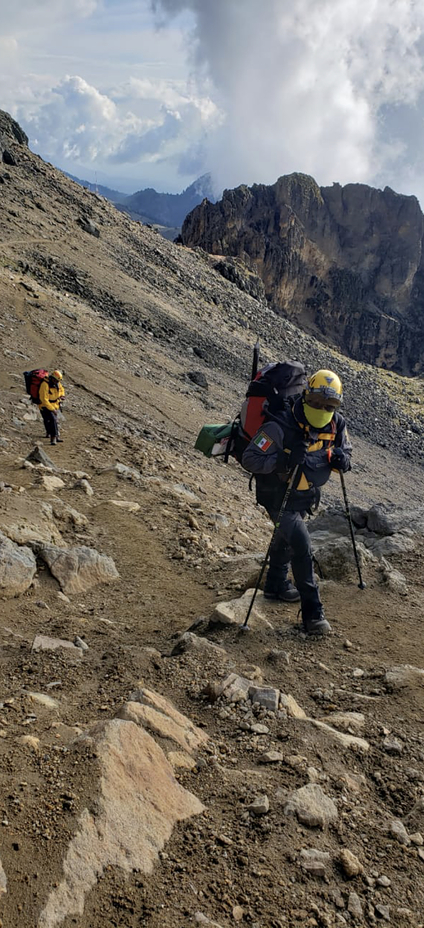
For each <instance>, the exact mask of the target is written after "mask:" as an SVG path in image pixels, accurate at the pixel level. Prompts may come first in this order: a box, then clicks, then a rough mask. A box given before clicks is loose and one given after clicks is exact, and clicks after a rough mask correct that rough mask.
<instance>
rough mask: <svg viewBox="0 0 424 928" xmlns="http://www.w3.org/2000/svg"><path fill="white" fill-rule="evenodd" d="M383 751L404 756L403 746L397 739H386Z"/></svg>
mask: <svg viewBox="0 0 424 928" xmlns="http://www.w3.org/2000/svg"><path fill="white" fill-rule="evenodd" d="M383 750H384V751H386V754H402V751H403V744H402V741H398V739H397V738H385V739H384V741H383Z"/></svg>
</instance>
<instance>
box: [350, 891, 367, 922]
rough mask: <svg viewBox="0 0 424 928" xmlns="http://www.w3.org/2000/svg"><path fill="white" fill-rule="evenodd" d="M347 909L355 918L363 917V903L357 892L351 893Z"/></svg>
mask: <svg viewBox="0 0 424 928" xmlns="http://www.w3.org/2000/svg"><path fill="white" fill-rule="evenodd" d="M347 910H348V912H350V914H351V915H353V917H354V918H362V915H363V912H362V905H361V900H360V898H359V896H358V894H357V893H353V892H352V893H349V899H348V903H347Z"/></svg>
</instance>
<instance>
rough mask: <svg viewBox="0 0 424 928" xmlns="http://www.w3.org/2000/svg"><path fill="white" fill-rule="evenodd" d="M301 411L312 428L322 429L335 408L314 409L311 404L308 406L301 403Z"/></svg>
mask: <svg viewBox="0 0 424 928" xmlns="http://www.w3.org/2000/svg"><path fill="white" fill-rule="evenodd" d="M303 411H304V413H305V416H306V418H307V420H308V422H309V425H312V426H313V427H314V429H323V428H324V426H326V425H328V423H329V422H331V420H332V418H333V415H334V413H335V409H332V410H331V411H330V412H329V411H328V409H315V408H314V407H313V406H308V404H307V403H303Z"/></svg>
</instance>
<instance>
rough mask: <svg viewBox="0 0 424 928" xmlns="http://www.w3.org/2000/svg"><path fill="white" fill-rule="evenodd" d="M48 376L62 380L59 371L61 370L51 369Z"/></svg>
mask: <svg viewBox="0 0 424 928" xmlns="http://www.w3.org/2000/svg"><path fill="white" fill-rule="evenodd" d="M50 376H51V377H54V379H55V380H62V372H61V371H58V370H56V371H53V373H52V374H51V375H50Z"/></svg>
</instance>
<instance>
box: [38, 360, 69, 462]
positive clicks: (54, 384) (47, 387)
mask: <svg viewBox="0 0 424 928" xmlns="http://www.w3.org/2000/svg"><path fill="white" fill-rule="evenodd" d="M38 395H39V399H40V412H41V415H42V417H43V421H44V425H45V427H46V437H47V438H50V444H51V445H55V444H56V442H58V441H62V440H63V439H62V438H59V429H58V423H57V413H58V411H59V409H60V406H61V403H62V402H63V398H64V396H65V390H64V387H63V384H62V374H61V372H60V371H58V370H55V371H53V373H52V374H49V376H48V377H46V379H45V380H43V382H42V384H41V385H40V390H39V394H38Z"/></svg>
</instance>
